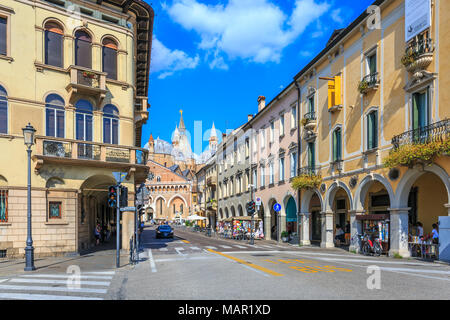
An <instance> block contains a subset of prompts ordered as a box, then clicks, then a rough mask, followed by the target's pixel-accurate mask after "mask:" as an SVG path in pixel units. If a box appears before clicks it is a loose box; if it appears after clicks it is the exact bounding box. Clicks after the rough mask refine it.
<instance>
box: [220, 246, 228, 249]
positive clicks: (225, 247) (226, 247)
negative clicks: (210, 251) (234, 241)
mask: <svg viewBox="0 0 450 320" xmlns="http://www.w3.org/2000/svg"><path fill="white" fill-rule="evenodd" d="M219 247H221V248H224V249H231V247H230V246H222V245H220V246H219Z"/></svg>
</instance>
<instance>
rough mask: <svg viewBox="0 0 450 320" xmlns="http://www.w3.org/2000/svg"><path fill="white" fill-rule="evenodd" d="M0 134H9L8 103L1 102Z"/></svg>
mask: <svg viewBox="0 0 450 320" xmlns="http://www.w3.org/2000/svg"><path fill="white" fill-rule="evenodd" d="M0 133H8V102H7V101H1V100H0Z"/></svg>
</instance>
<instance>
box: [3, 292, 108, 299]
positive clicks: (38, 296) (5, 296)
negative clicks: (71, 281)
mask: <svg viewBox="0 0 450 320" xmlns="http://www.w3.org/2000/svg"><path fill="white" fill-rule="evenodd" d="M0 299H18V300H103V299H102V298H93V297H75V296H55V295H48V294H29V293H2V292H0Z"/></svg>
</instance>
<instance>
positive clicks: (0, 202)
mask: <svg viewBox="0 0 450 320" xmlns="http://www.w3.org/2000/svg"><path fill="white" fill-rule="evenodd" d="M0 222H8V190H0Z"/></svg>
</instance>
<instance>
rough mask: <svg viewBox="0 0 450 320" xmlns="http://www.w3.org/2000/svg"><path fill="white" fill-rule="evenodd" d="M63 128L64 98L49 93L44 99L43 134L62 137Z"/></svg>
mask: <svg viewBox="0 0 450 320" xmlns="http://www.w3.org/2000/svg"><path fill="white" fill-rule="evenodd" d="M64 128H65V126H64V100H63V98H61V97H60V96H58V95H57V94H50V95H48V96H47V98H46V99H45V134H46V135H47V136H49V137H58V138H64Z"/></svg>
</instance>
